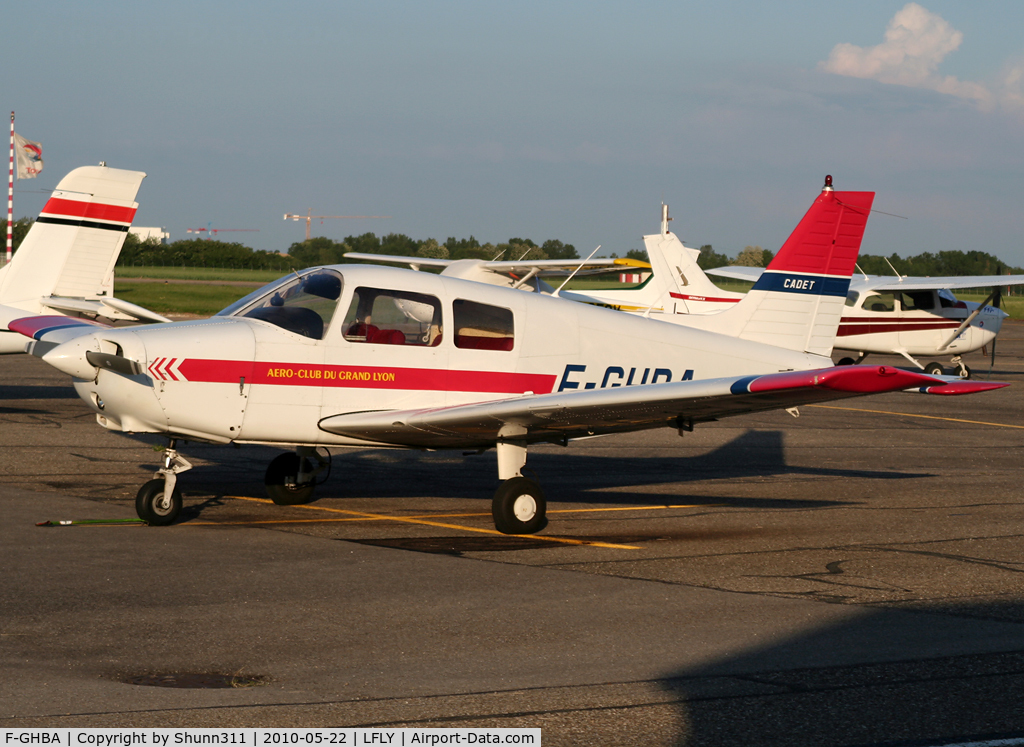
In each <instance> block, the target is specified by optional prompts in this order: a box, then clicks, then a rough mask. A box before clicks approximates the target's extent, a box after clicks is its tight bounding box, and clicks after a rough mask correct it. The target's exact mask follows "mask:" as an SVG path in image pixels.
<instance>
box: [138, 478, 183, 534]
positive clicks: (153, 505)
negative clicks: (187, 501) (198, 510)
mask: <svg viewBox="0 0 1024 747" xmlns="http://www.w3.org/2000/svg"><path fill="white" fill-rule="evenodd" d="M165 485H166V483H165V482H164V481H163V479H162V478H158V479H156V480H150V481H149V482H147V483H146V484H145V485H143V486H142V487H141V488H139V492H138V494H137V495H136V496H135V512H136V513H137V514H138V515H139V518H140V519H142V520H143V521H144V522H146V523H147V524H149V525H150V526H158V527H162V526H167V525H168V524H171V523H173V522H174V520H175V519H177V518H178V514H180V513H181V491H180V490H178V488H176V487H175V488H174V490H172V491H171V494H170V496H167V495H165V493H166V491H165V490H164V487H165Z"/></svg>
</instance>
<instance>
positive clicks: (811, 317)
mask: <svg viewBox="0 0 1024 747" xmlns="http://www.w3.org/2000/svg"><path fill="white" fill-rule="evenodd" d="M874 197H875V193H874V192H836V191H834V190H833V189H832V178H831V177H826V181H825V188H824V189H823V190H822V192H821V194H820V195H818V197H817V199H815V201H814V204H812V205H811V207H810V209H809V210H808V211H807V213H806V215H804V217H803V219H802V220H801V221H800V223H799V224H798V225H797V227H796V229H794V231H793V233H792V234H790V237H789V238H788V239H787V240H786V243H784V244H783V245H782V248H781V249H779V252H778V254H776V255H775V258H774V259H773V260H772V262H771V263H770V264H769V265H768V267H767V268H766V269H765V271H764V273H762V275H761V277H760V278H759V279H758V281H757V282H756V283H755V284H754V287H753V288H751V289H750V291H749V292H748V293H747V295H746V296H745V297H744V298H743V299H742V300H741V301H739V302H738V303H736V304H735V305H734V306H733V307H732V308H729V309H726V310H725V311H722V312H719V313H717V314H710V315H689V316H675V317H674V318H670V321H673V322H676V323H679V324H685V325H686V326H691V327H699V328H702V329H709V330H713V331H715V332H720V333H723V334H728V335H732V336H734V337H739V338H741V339H744V340H752V341H755V342H763V343H766V344H769V345H775V346H777V347H783V348H787V349H789V350H799V351H803V352H807V353H814V354H817V355H825V356H827V355H830V354H831V353H832V346H833V343H834V342H835V336H836V331H837V330H838V329H839V319H840V316H841V315H842V311H843V304H844V303H845V301H846V294H847V291H848V290H849V287H850V276H851V275H852V273H853V270H854V265H855V264H856V262H857V254H858V253H859V252H860V244H861V240H862V239H863V237H864V228H865V226H866V225H867V220H868V215H869V213H870V211H871V204H872V202H873V201H874ZM702 274H703V273H702Z"/></svg>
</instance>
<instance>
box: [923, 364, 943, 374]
mask: <svg viewBox="0 0 1024 747" xmlns="http://www.w3.org/2000/svg"><path fill="white" fill-rule="evenodd" d="M924 372H925V373H926V374H928V375H929V376H942V375H943V374H944V373H945V371H944V370H943V368H942V364H941V363H929V364H928V365H927V366H925V367H924Z"/></svg>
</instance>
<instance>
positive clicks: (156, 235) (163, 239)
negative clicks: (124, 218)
mask: <svg viewBox="0 0 1024 747" xmlns="http://www.w3.org/2000/svg"><path fill="white" fill-rule="evenodd" d="M128 233H133V234H135V236H136V237H137V238H138V239H139V241H146V240H147V239H156V240H157V241H159V242H160V243H161V244H166V243H167V241H168V239H170V238H171V234H170V232H168V231H166V230H164V229H163V228H157V227H146V226H132V227H131V228H129V229H128Z"/></svg>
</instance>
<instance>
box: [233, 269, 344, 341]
mask: <svg viewBox="0 0 1024 747" xmlns="http://www.w3.org/2000/svg"><path fill="white" fill-rule="evenodd" d="M341 286H342V279H341V275H340V274H339V273H337V272H335V271H334V270H322V269H318V270H313V271H312V272H307V273H305V274H303V275H298V274H296V275H294V276H286V277H284V278H282V279H281V280H278V281H277V282H276V283H274V284H272V285H271V286H269V287H268V288H265V289H261V290H260V291H259V292H257V293H254V294H250V296H247V297H246V298H245V299H242V301H243V302H244V301H248V300H249V299H250V298H253V299H254V300H252V301H251V302H250V303H247V304H245V303H243V302H239V303H236V304H233V305H232V306H229V307H228V308H226V309H224V311H222V312H220V315H224V316H226V315H231V316H242V317H247V318H249V319H259V320H261V321H264V322H268V323H270V324H274V325H276V326H278V327H281V329H285V330H288V331H289V332H292V333H294V334H297V335H302V336H303V337H309V338H311V339H313V340H322V339H323V337H324V333H325V332H326V331H327V328H328V327H329V326H330V324H331V319H332V318H333V317H334V311H335V309H336V308H337V307H338V299H339V298H341Z"/></svg>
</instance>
